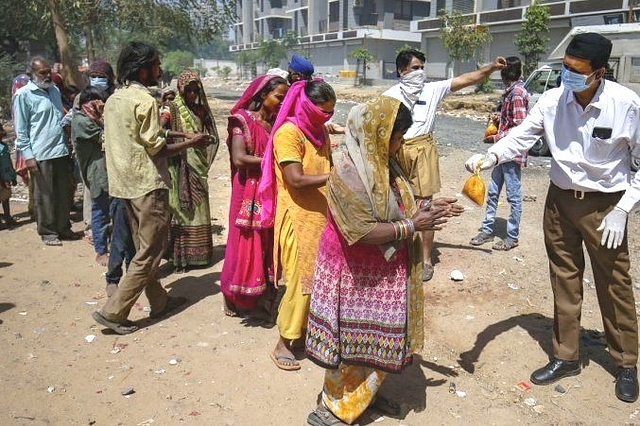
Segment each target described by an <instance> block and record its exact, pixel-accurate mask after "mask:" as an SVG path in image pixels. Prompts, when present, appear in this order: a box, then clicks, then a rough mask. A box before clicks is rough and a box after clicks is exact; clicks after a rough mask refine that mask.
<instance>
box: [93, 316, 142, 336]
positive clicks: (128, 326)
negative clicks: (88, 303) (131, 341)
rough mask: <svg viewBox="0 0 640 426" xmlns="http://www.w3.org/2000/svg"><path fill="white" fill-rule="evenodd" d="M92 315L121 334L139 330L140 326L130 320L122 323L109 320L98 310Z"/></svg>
mask: <svg viewBox="0 0 640 426" xmlns="http://www.w3.org/2000/svg"><path fill="white" fill-rule="evenodd" d="M91 317H93V319H94V320H95V321H96V322H97V323H98V324H100V325H103V326H105V327H107V328H109V329H111V330H113V331H114V332H116V333H117V334H120V335H125V334H131V333H133V332H134V331H136V330H138V326H137V325H135V323H133V322H131V321H129V320H124V321H123V322H122V323H117V322H113V321H109V320H108V319H106V318H105V317H104V316H103V315H102V314H101V313H100V312H98V311H95V312H94V313H92V314H91Z"/></svg>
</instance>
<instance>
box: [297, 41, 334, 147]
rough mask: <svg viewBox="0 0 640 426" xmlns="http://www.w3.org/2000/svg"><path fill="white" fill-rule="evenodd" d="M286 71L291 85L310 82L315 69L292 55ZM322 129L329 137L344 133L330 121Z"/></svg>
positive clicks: (301, 58) (304, 59) (302, 59)
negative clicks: (302, 81)
mask: <svg viewBox="0 0 640 426" xmlns="http://www.w3.org/2000/svg"><path fill="white" fill-rule="evenodd" d="M287 71H288V72H289V75H288V76H287V81H288V82H289V85H292V84H293V83H295V82H296V81H300V80H307V81H310V80H311V79H312V78H313V73H314V72H315V69H314V68H313V64H312V63H311V62H310V61H309V60H308V59H306V58H303V57H302V56H300V55H298V54H295V53H294V54H293V56H292V57H291V61H290V62H289V69H288V70H287ZM324 127H325V128H326V129H327V132H329V134H330V135H342V134H344V131H345V129H344V126H341V125H339V124H336V123H334V122H333V121H331V119H329V121H327V122H326V123H324Z"/></svg>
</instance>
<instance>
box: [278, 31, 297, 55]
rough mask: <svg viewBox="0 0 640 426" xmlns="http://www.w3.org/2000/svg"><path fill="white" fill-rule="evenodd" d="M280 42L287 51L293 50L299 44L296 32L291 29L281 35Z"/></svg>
mask: <svg viewBox="0 0 640 426" xmlns="http://www.w3.org/2000/svg"><path fill="white" fill-rule="evenodd" d="M280 42H281V43H282V45H283V46H284V48H285V49H286V50H287V51H289V50H295V49H296V48H297V47H298V46H300V40H299V39H298V33H297V32H295V31H293V30H289V31H287V32H286V34H285V35H284V37H282V39H281V40H280Z"/></svg>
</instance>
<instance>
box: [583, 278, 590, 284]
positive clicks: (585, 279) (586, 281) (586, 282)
mask: <svg viewBox="0 0 640 426" xmlns="http://www.w3.org/2000/svg"><path fill="white" fill-rule="evenodd" d="M582 282H583V283H585V284H589V283H590V282H591V281H589V280H588V279H587V278H583V279H582Z"/></svg>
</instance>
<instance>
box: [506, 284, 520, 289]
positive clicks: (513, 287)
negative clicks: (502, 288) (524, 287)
mask: <svg viewBox="0 0 640 426" xmlns="http://www.w3.org/2000/svg"><path fill="white" fill-rule="evenodd" d="M507 286H508V287H509V288H510V289H511V290H520V287H518V285H517V284H514V283H509V284H507Z"/></svg>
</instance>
